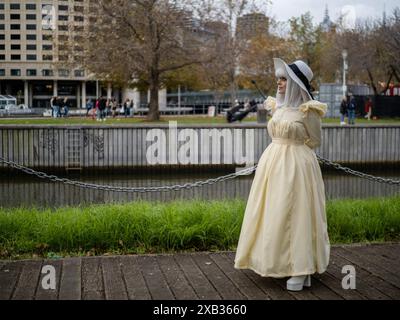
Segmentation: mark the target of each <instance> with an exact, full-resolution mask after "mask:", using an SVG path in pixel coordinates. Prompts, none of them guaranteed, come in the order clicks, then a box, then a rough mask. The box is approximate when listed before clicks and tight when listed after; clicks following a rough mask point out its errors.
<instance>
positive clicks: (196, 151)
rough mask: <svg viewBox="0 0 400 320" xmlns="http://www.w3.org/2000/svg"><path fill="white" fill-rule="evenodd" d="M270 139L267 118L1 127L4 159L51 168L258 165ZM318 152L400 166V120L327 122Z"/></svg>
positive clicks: (341, 159) (0, 147)
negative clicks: (260, 121)
mask: <svg viewBox="0 0 400 320" xmlns="http://www.w3.org/2000/svg"><path fill="white" fill-rule="evenodd" d="M270 142H271V139H270V137H269V136H268V133H267V127H266V124H236V125H229V124H221V125H210V126H207V125H198V124H193V125H189V124H184V125H181V124H180V125H178V126H176V123H175V125H171V124H169V125H164V124H163V125H141V124H135V125H118V126H117V125H109V126H107V125H97V126H96V125H80V126H76V125H70V126H54V125H53V126H46V125H26V126H22V125H18V126H17V125H2V126H0V156H1V157H3V158H5V159H7V160H11V161H14V162H17V163H19V164H22V165H24V166H27V167H30V168H35V169H47V170H49V171H57V170H65V169H67V170H69V169H71V170H72V169H76V170H82V171H89V170H110V171H112V170H119V169H134V168H136V169H139V170H145V169H148V168H168V167H169V168H176V167H177V168H191V169H196V168H197V169H200V168H210V167H214V168H217V167H224V166H233V167H241V166H252V165H254V164H256V163H257V161H258V159H259V158H260V156H261V154H262V153H263V151H264V150H265V148H266V147H267V146H268V144H269V143H270ZM316 153H317V154H318V155H320V156H322V157H324V158H328V159H330V160H332V161H335V162H339V163H342V164H361V165H383V166H384V165H394V166H398V165H400V126H393V125H356V126H351V127H350V126H345V127H341V126H337V125H323V128H322V145H321V146H320V147H319V148H318V149H316ZM7 168H8V167H7V166H6V165H4V164H0V169H4V170H6V169H7Z"/></svg>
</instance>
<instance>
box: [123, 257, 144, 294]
mask: <svg viewBox="0 0 400 320" xmlns="http://www.w3.org/2000/svg"><path fill="white" fill-rule="evenodd" d="M120 261H121V270H122V275H123V277H124V280H125V285H126V289H127V293H128V298H129V299H131V300H133V299H140V300H149V299H151V295H150V292H149V289H148V287H147V285H146V282H145V279H144V277H143V275H142V271H141V270H140V268H139V265H138V263H137V257H136V256H121V258H120Z"/></svg>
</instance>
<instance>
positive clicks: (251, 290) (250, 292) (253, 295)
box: [210, 253, 271, 300]
mask: <svg viewBox="0 0 400 320" xmlns="http://www.w3.org/2000/svg"><path fill="white" fill-rule="evenodd" d="M210 257H211V259H213V261H214V262H215V263H216V264H217V265H218V266H219V268H221V270H223V271H224V273H225V275H226V276H227V277H228V278H229V279H230V280H231V281H232V283H233V284H234V285H235V286H236V288H237V290H239V291H240V292H241V293H242V294H243V295H244V296H246V298H247V299H256V300H270V299H271V298H270V297H269V296H268V295H267V294H266V293H265V292H263V291H262V290H261V289H260V288H258V287H257V286H256V285H255V284H254V282H253V281H251V280H250V279H249V278H248V277H247V276H246V275H245V274H244V273H243V272H240V270H237V269H235V268H234V267H233V265H232V264H231V263H228V261H227V259H225V258H224V257H223V256H222V254H221V253H212V254H210Z"/></svg>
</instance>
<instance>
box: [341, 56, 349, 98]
mask: <svg viewBox="0 0 400 320" xmlns="http://www.w3.org/2000/svg"><path fill="white" fill-rule="evenodd" d="M342 58H343V97H345V96H346V92H347V86H346V71H347V69H348V66H347V50H346V49H343V51H342Z"/></svg>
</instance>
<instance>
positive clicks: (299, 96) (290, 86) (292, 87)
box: [275, 68, 310, 108]
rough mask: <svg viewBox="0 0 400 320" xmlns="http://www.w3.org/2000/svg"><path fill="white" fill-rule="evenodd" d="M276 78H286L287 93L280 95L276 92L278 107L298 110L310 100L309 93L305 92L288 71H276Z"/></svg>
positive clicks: (280, 69)
mask: <svg viewBox="0 0 400 320" xmlns="http://www.w3.org/2000/svg"><path fill="white" fill-rule="evenodd" d="M275 76H276V77H277V78H279V77H284V78H286V80H287V82H286V93H285V94H280V93H279V91H277V92H276V107H277V108H281V107H289V108H298V107H299V105H301V104H302V103H304V102H307V101H309V100H310V98H309V96H308V93H307V92H306V91H304V90H303V89H302V88H301V87H300V86H299V85H298V84H297V83H296V82H295V81H294V80H293V79H292V78H291V77H290V75H289V74H288V73H287V71H286V69H284V68H279V69H277V70H276V71H275Z"/></svg>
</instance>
